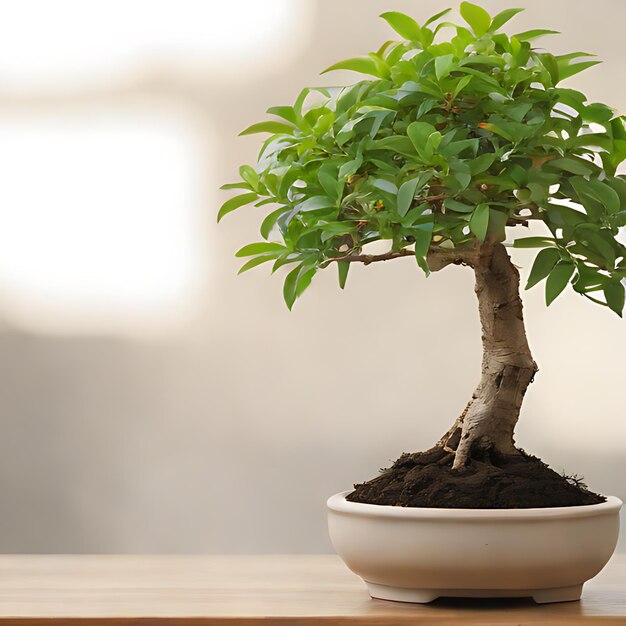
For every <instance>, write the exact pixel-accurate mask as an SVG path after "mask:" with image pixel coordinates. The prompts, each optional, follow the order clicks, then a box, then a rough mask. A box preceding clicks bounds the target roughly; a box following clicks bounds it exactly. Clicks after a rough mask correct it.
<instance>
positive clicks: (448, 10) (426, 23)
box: [424, 9, 452, 26]
mask: <svg viewBox="0 0 626 626" xmlns="http://www.w3.org/2000/svg"><path fill="white" fill-rule="evenodd" d="M451 10H452V9H444V10H443V11H440V12H439V13H435V15H433V16H432V17H429V18H428V19H427V20H426V21H425V22H424V26H430V24H432V23H433V22H436V21H437V20H438V19H439V18H440V17H443V16H444V15H446V14H447V13H450V11H451Z"/></svg>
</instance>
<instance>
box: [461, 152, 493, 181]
mask: <svg viewBox="0 0 626 626" xmlns="http://www.w3.org/2000/svg"><path fill="white" fill-rule="evenodd" d="M496 156H497V155H496V154H494V153H487V154H481V155H480V156H478V157H476V158H475V159H472V160H471V161H468V166H469V168H470V173H471V175H472V176H476V174H482V173H483V172H485V171H486V170H488V169H489V168H490V167H491V166H492V165H493V162H494V161H495V160H496Z"/></svg>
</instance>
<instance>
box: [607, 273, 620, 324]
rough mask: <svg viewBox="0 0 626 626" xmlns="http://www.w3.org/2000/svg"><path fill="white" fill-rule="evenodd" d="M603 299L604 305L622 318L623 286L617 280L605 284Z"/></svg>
mask: <svg viewBox="0 0 626 626" xmlns="http://www.w3.org/2000/svg"><path fill="white" fill-rule="evenodd" d="M604 297H605V298H606V303H607V305H608V306H609V308H610V309H611V310H612V311H615V313H617V314H618V315H619V316H620V317H622V311H623V309H624V285H623V284H622V283H621V282H620V281H619V280H614V281H611V282H608V283H606V285H605V286H604Z"/></svg>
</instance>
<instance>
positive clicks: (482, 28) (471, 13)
mask: <svg viewBox="0 0 626 626" xmlns="http://www.w3.org/2000/svg"><path fill="white" fill-rule="evenodd" d="M460 12H461V17H462V18H463V19H464V20H465V21H466V22H467V23H468V24H469V25H470V26H471V28H472V30H473V31H474V33H475V34H476V35H478V36H479V37H482V36H483V35H484V34H485V33H486V32H487V31H488V30H489V27H490V26H491V17H490V16H489V13H487V11H485V9H483V8H482V7H479V6H477V5H475V4H472V3H471V2H461V7H460Z"/></svg>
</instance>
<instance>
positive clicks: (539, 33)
mask: <svg viewBox="0 0 626 626" xmlns="http://www.w3.org/2000/svg"><path fill="white" fill-rule="evenodd" d="M544 35H560V33H559V31H558V30H548V29H545V28H535V29H533V30H525V31H524V32H523V33H517V35H513V36H514V37H515V39H518V40H519V41H530V40H531V39H537V37H543V36H544Z"/></svg>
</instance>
